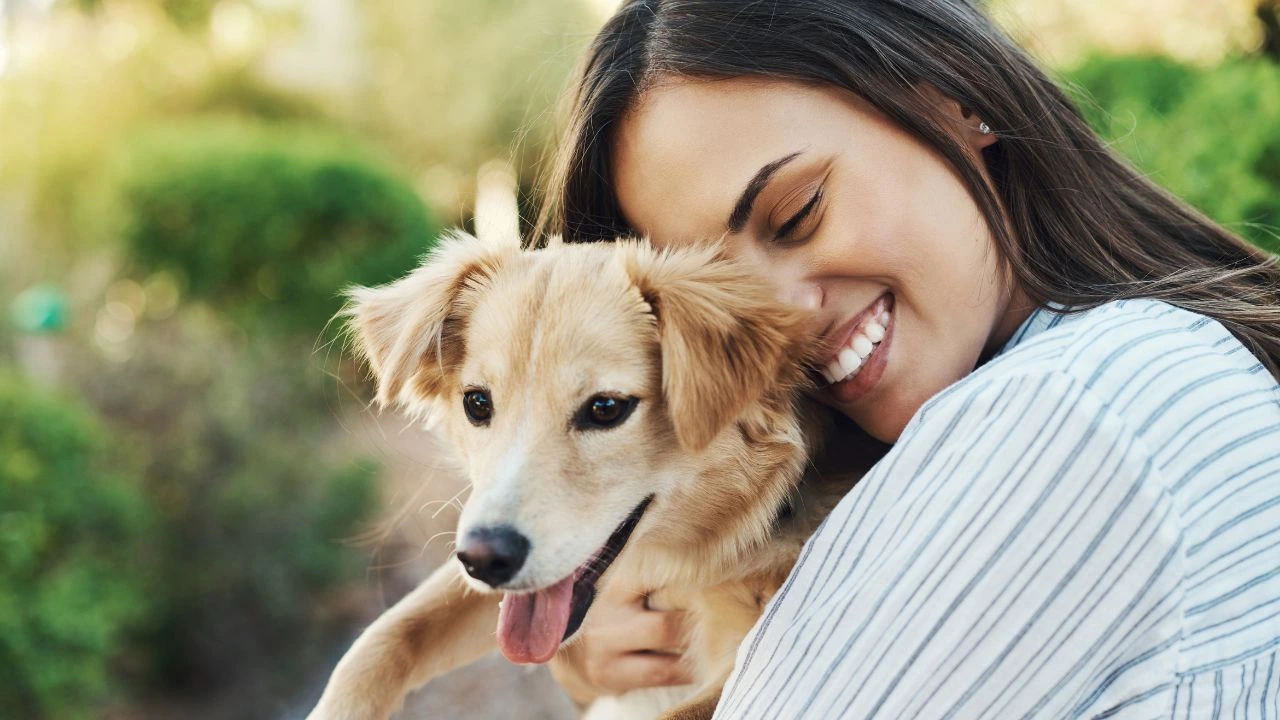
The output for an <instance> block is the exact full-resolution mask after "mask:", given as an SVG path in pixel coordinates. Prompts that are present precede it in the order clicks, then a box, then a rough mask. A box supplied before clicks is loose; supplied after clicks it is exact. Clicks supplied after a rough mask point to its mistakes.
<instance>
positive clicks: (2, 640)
mask: <svg viewBox="0 0 1280 720" xmlns="http://www.w3.org/2000/svg"><path fill="white" fill-rule="evenodd" d="M118 447H119V442H118V439H117V438H114V437H111V436H109V435H108V433H107V431H106V429H105V428H104V427H103V425H102V423H101V422H99V420H98V419H97V418H96V417H94V416H93V414H92V413H91V411H90V410H89V409H87V408H86V407H84V406H83V405H82V404H81V403H80V402H78V401H71V400H68V399H63V398H59V397H54V396H52V395H49V394H46V393H43V392H40V391H37V390H34V389H32V388H31V387H30V386H29V383H28V382H27V381H26V380H25V379H23V378H20V377H16V376H14V375H12V374H8V373H0V508H3V509H4V510H3V512H0V665H2V666H3V667H4V668H5V670H4V672H3V673H0V707H2V708H4V709H5V714H6V716H8V717H23V718H58V719H59V720H62V719H67V718H82V717H89V716H90V715H91V714H92V710H93V709H94V708H95V707H97V706H98V705H99V704H100V703H101V702H102V701H103V700H104V699H105V698H106V697H108V696H109V695H110V691H109V679H110V676H111V669H110V668H111V663H112V662H113V661H115V660H117V659H118V656H119V655H120V653H121V652H122V650H123V649H124V647H125V640H126V634H127V632H128V631H129V630H130V629H131V628H132V627H136V626H137V625H138V623H139V622H140V621H141V620H142V619H143V618H145V617H146V616H147V614H148V612H149V611H150V608H151V607H152V606H151V600H152V598H151V596H150V595H149V593H148V592H147V583H148V578H146V577H145V576H144V575H143V571H144V569H145V568H146V567H148V562H147V558H148V557H149V555H150V552H151V550H152V548H150V547H148V545H147V544H145V542H146V540H148V539H149V533H150V530H151V528H152V527H153V526H154V521H155V518H154V517H153V515H152V514H151V508H150V506H149V505H148V504H147V503H146V502H145V500H144V497H143V495H142V493H141V492H140V489H139V487H138V486H137V484H136V478H135V477H134V476H133V475H132V474H131V473H130V472H129V467H130V463H129V461H128V460H127V459H126V458H123V457H121V456H120V454H119V452H118V450H117V448H118Z"/></svg>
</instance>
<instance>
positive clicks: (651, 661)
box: [594, 653, 693, 692]
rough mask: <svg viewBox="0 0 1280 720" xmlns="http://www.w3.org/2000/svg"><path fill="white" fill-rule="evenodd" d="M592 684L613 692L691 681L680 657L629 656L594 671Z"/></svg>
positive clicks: (657, 654)
mask: <svg viewBox="0 0 1280 720" xmlns="http://www.w3.org/2000/svg"><path fill="white" fill-rule="evenodd" d="M594 674H595V678H594V680H595V683H596V684H597V685H599V686H601V687H604V688H608V689H609V690H612V691H614V692H625V691H627V690H634V689H637V688H648V687H661V686H665V685H687V684H689V683H691V682H693V677H692V676H691V675H690V674H689V670H688V668H686V667H685V666H684V664H683V663H682V662H680V656H679V655H668V654H665V653H628V654H626V655H622V656H619V657H617V658H616V659H615V660H614V661H613V662H611V663H609V664H607V665H605V666H602V667H599V668H596V672H595V673H594Z"/></svg>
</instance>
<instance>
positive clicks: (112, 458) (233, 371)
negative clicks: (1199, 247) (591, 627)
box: [0, 0, 1280, 718]
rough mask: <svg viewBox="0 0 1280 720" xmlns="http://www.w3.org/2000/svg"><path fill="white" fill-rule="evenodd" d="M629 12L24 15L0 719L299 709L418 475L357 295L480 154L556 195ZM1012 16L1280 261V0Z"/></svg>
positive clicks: (1111, 113) (415, 237)
mask: <svg viewBox="0 0 1280 720" xmlns="http://www.w3.org/2000/svg"><path fill="white" fill-rule="evenodd" d="M1171 4H1172V5H1171ZM611 5H612V3H611V2H610V0H540V2H538V3H525V2H517V1H516V0H473V1H471V2H466V3H461V2H449V1H447V0H385V1H384V2H381V3H378V4H376V6H374V5H367V6H366V5H361V4H358V3H355V2H345V1H343V0H273V1H272V2H266V1H265V0H264V1H262V2H253V3H250V2H241V1H239V0H163V1H161V2H147V1H144V0H132V1H130V0H115V1H108V0H77V1H73V2H52V3H50V2H16V1H14V0H11V1H10V2H9V3H7V4H6V5H5V8H6V10H5V11H3V12H0V127H4V128H5V132H4V133H3V134H0V308H3V309H4V311H5V312H4V316H3V317H0V666H3V667H5V668H6V672H5V673H3V674H0V709H2V710H3V712H0V714H3V715H5V716H6V717H7V716H9V715H14V716H18V717H29V718H78V717H210V718H215V717H216V718H224V717H225V718H258V717H275V716H291V715H296V714H297V713H298V711H299V709H300V708H301V707H303V706H305V702H306V699H307V698H308V697H310V696H311V695H312V694H313V693H314V692H315V689H316V687H317V684H318V682H320V680H321V679H322V678H323V675H324V673H325V671H326V670H327V669H328V667H329V665H330V663H331V662H332V661H333V658H334V654H335V653H336V652H337V651H338V649H340V647H341V646H342V644H343V643H344V642H346V641H347V640H348V639H349V638H350V635H351V633H352V631H353V629H354V628H355V627H357V626H358V625H359V623H360V622H362V621H363V620H364V619H366V618H367V617H368V616H369V614H371V613H372V612H376V610H377V608H378V607H380V606H381V605H380V602H379V601H378V599H377V598H376V597H374V595H373V593H372V592H371V587H370V586H371V583H370V581H369V579H368V573H369V572H370V571H371V563H370V559H369V558H370V549H369V548H368V547H367V546H365V545H360V544H358V543H355V542H353V540H354V539H355V538H357V537H358V536H361V535H362V534H364V533H366V532H367V531H368V530H370V528H373V527H375V526H376V525H377V523H378V521H379V520H380V519H381V518H383V517H384V516H385V514H386V512H387V510H385V509H384V507H386V506H393V505H395V504H396V503H395V502H394V501H391V500H389V499H388V496H389V493H388V492H387V491H386V486H387V482H388V479H387V478H388V477H389V468H390V467H391V466H393V465H396V464H397V463H398V464H400V465H403V460H402V459H401V458H399V457H397V456H396V455H395V454H394V453H390V452H378V451H377V450H376V449H375V450H374V452H372V453H371V452H370V449H369V447H368V445H367V444H365V443H362V442H360V441H359V440H357V439H356V438H355V434H356V433H355V432H354V430H353V428H358V427H359V426H360V425H361V423H364V422H366V420H367V415H366V414H365V413H364V402H365V399H366V398H367V392H366V390H367V389H364V388H362V386H361V384H360V381H359V372H358V370H357V369H356V368H353V367H352V366H351V364H350V362H349V361H348V360H346V359H344V358H343V353H342V348H341V346H340V344H337V343H335V337H336V335H335V332H334V330H333V329H332V328H330V327H328V325H327V322H328V320H329V318H330V317H331V316H332V314H333V312H334V311H335V310H336V309H337V307H338V303H339V295H338V294H339V292H340V290H341V289H342V288H343V287H345V286H346V285H348V284H351V283H364V284H371V283H379V282H384V281H387V280H390V279H392V278H395V277H397V276H399V275H400V274H402V273H403V272H405V271H406V270H407V269H408V268H410V267H411V266H412V265H413V263H414V262H415V260H416V258H417V257H418V256H420V255H421V254H422V253H423V252H425V251H426V250H427V249H428V247H429V246H430V244H431V242H432V241H433V239H434V238H435V237H436V235H437V234H438V233H439V231H440V230H441V228H442V227H444V226H446V225H450V224H453V223H457V222H460V221H461V220H462V217H463V209H464V208H465V207H466V206H467V205H468V203H469V187H470V182H471V178H472V177H473V176H474V171H475V169H476V168H477V167H478V166H479V165H480V164H481V163H482V162H483V161H485V160H488V159H491V158H494V157H502V158H509V159H510V160H511V161H512V162H513V163H514V165H515V166H516V168H517V171H518V174H519V175H520V177H521V179H522V182H523V184H524V186H525V187H529V186H530V185H531V183H532V180H533V178H534V177H536V175H537V173H538V171H539V169H540V167H541V162H542V159H543V157H544V154H545V152H544V151H545V150H546V149H547V148H549V146H550V142H549V141H550V139H551V138H552V137H553V130H554V127H555V120H554V118H555V113H554V106H555V98H556V95H557V90H558V88H559V87H561V86H562V85H563V84H564V83H565V82H566V78H568V76H569V73H570V70H571V68H572V66H573V63H574V61H575V60H576V58H577V56H578V54H579V53H580V51H581V49H582V47H583V46H584V45H585V43H586V42H587V41H588V40H589V38H590V33H591V32H592V31H593V30H594V28H595V27H596V26H597V25H598V24H599V23H600V22H601V21H602V19H603V18H604V16H605V13H607V12H608V10H609V9H610V6H611ZM990 5H991V8H992V12H994V13H995V14H996V15H997V17H999V18H1001V20H1002V22H1005V23H1006V25H1007V26H1008V27H1009V28H1010V30H1011V32H1013V33H1014V34H1015V35H1017V36H1018V37H1019V38H1020V39H1021V40H1022V41H1024V42H1026V43H1027V44H1029V45H1030V46H1032V47H1033V48H1035V49H1036V51H1037V52H1039V53H1041V55H1042V56H1043V57H1044V59H1045V61H1046V62H1047V63H1048V64H1050V65H1051V66H1052V67H1053V68H1054V71H1055V72H1056V73H1058V75H1059V77H1060V78H1061V79H1062V81H1063V82H1064V83H1065V84H1068V85H1069V86H1071V88H1072V91H1073V92H1074V93H1076V94H1077V96H1078V97H1079V98H1080V99H1081V102H1082V105H1083V106H1084V108H1085V111H1086V113H1087V114H1088V116H1089V117H1090V119H1091V120H1092V121H1093V122H1094V124H1095V125H1096V126H1097V127H1098V128H1099V129H1100V131H1101V132H1102V133H1103V134H1104V135H1105V136H1107V137H1108V138H1110V139H1111V140H1112V141H1113V142H1114V144H1115V147H1116V148H1117V149H1118V150H1119V151H1120V152H1122V153H1124V154H1125V155H1127V156H1128V157H1130V158H1131V159H1132V160H1133V161H1134V162H1135V163H1136V164H1137V165H1138V166H1139V167H1141V168H1143V169H1144V170H1145V171H1146V172H1148V173H1150V174H1151V175H1152V176H1154V177H1155V178H1156V179H1157V180H1158V181H1159V182H1161V183H1163V184H1164V185H1166V186H1167V187H1169V188H1170V189H1171V190H1173V191H1174V192H1176V193H1178V194H1180V195H1182V196H1183V197H1185V198H1187V199H1188V200H1189V201H1191V202H1192V203H1194V204H1196V205H1197V206H1198V207H1200V208H1201V209H1203V210H1204V211H1205V212H1207V213H1208V214H1209V215H1211V216H1213V217H1215V218H1217V219H1218V220H1220V221H1222V222H1224V223H1227V224H1228V225H1229V226H1231V227H1232V228H1234V229H1235V230H1237V231H1238V232H1240V233H1241V234H1242V235H1244V236H1246V237H1248V238H1250V239H1251V240H1253V241H1254V242H1257V243H1259V244H1261V245H1263V246H1264V247H1267V248H1269V249H1271V250H1273V251H1280V241H1278V240H1277V235H1276V228H1277V227H1280V67H1278V66H1277V62H1276V55H1277V41H1276V37H1275V28H1276V27H1277V23H1276V13H1277V5H1276V3H1275V2H1274V0H1263V1H1261V2H1260V1H1259V0H1195V1H1194V2H1192V1H1191V0H1162V1H1161V2H1154V0H1153V1H1151V2H1143V0H1106V2H1093V0H1089V2H1074V3H1073V2H1068V1H1067V0H1061V1H1059V0H993V1H992V2H991V3H990ZM1184 5H1185V7H1183V6H1184ZM1173 6H1176V7H1173ZM1090 8H1092V9H1090ZM1205 8H1209V9H1210V10H1209V11H1206V9H1205ZM1206 12H1208V15H1205V13H1206ZM1161 18H1163V20H1162V19H1161ZM1187 18H1191V19H1192V21H1190V22H1189V21H1187ZM1268 28H1271V29H1270V31H1269V30H1268ZM409 469H410V471H412V470H413V468H412V467H411V468H409ZM392 509H393V508H392Z"/></svg>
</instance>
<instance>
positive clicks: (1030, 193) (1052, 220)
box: [537, 0, 1280, 379]
mask: <svg viewBox="0 0 1280 720" xmlns="http://www.w3.org/2000/svg"><path fill="white" fill-rule="evenodd" d="M671 76H682V77H701V78H712V79H714V78H728V77H740V76H756V77H766V78H772V79H779V80H787V81H795V82H802V83H818V84H823V85H829V86H836V87H839V88H843V89H845V90H848V91H850V92H853V93H855V94H856V95H858V96H860V97H862V98H863V99H865V100H867V101H868V102H870V103H871V104H872V105H873V106H874V107H876V108H877V109H878V110H879V111H880V112H882V113H884V114H885V115H886V116H887V117H889V118H890V119H892V120H893V121H894V122H896V123H898V124H899V125H900V126H902V127H903V128H904V129H906V130H907V131H908V132H910V133H913V134H914V135H915V136H916V137H918V138H920V139H921V140H923V141H924V142H926V143H928V144H929V145H931V146H933V147H934V148H936V149H937V151H938V152H939V153H941V154H942V156H943V157H945V158H946V159H947V161H948V162H950V163H951V164H952V165H953V166H954V167H955V168H956V171H957V172H958V173H959V175H960V177H961V178H962V180H963V181H964V182H965V184H966V185H967V186H968V189H969V192H970V194H971V195H972V196H973V198H974V200H975V202H976V203H977V205H978V207H979V209H980V210H981V211H982V213H983V214H984V216H985V217H986V220H987V224H988V226H989V227H990V230H991V232H992V235H993V236H994V238H995V242H996V245H997V247H998V248H999V251H1000V253H1001V256H1002V258H1003V259H1004V261H1005V263H1006V264H1007V266H1008V269H1009V271H1010V272H1011V273H1012V276H1013V278H1014V279H1015V281H1016V282H1018V283H1019V284H1020V286H1021V287H1022V288H1023V290H1024V291H1025V292H1026V293H1027V294H1028V295H1029V296H1030V297H1031V298H1032V299H1033V300H1035V301H1037V302H1039V303H1047V302H1056V303H1061V304H1062V305H1065V306H1067V307H1069V308H1072V309H1080V310H1083V309H1088V308H1091V307H1095V306H1097V305H1099V304H1101V303H1105V302H1109V301H1112V300H1116V299H1121V298H1134V297H1146V298H1155V299H1159V300H1164V301H1167V302H1170V303H1172V304H1174V305H1178V306H1181V307H1183V308H1186V309H1188V310H1191V311H1193V312H1197V313H1200V314H1203V315H1206V316H1209V317H1212V318H1214V319H1216V320H1218V321H1220V322H1221V323H1222V324H1223V325H1224V326H1226V328H1227V329H1229V330H1230V331H1231V332H1232V333H1234V334H1235V336H1236V337H1237V338H1239V339H1240V341H1241V342H1243V343H1244V344H1245V346H1246V347H1248V348H1249V349H1250V350H1251V351H1252V352H1253V354H1254V355H1256V356H1257V357H1258V358H1259V360H1261V361H1262V363H1263V364H1264V365H1266V367H1267V368H1268V369H1269V370H1270V371H1271V373H1272V375H1274V376H1276V377H1277V378H1278V379H1280V267H1278V266H1277V262H1276V258H1275V257H1273V256H1271V255H1269V254H1267V253H1265V252H1263V251H1262V250H1261V249H1259V248H1257V247H1255V246H1253V245H1250V244H1249V243H1247V242H1245V241H1244V240H1242V239H1241V238H1239V237H1238V236H1236V235H1234V234H1233V233H1231V232H1229V231H1228V230H1226V229H1224V228H1223V227H1221V226H1220V225H1218V224H1216V223H1214V222H1213V221H1212V220H1210V219H1208V218H1207V217H1205V216H1204V215H1203V214H1201V213H1200V212H1198V211H1196V210H1195V209H1193V208H1192V207H1191V206H1190V205H1188V204H1187V203H1185V202H1183V201H1181V200H1179V199H1177V198H1175V197H1174V196H1172V195H1171V194H1169V193H1168V192H1167V191H1165V190H1163V189H1162V188H1160V187H1158V186H1156V185H1155V184H1154V183H1152V182H1151V181H1149V180H1148V179H1147V178H1145V177H1144V176H1143V175H1142V174H1141V173H1139V172H1138V171H1136V170H1135V169H1134V168H1133V167H1132V166H1130V165H1129V164H1128V163H1127V162H1126V161H1125V160H1123V159H1122V158H1120V157H1119V156H1118V155H1117V154H1116V153H1114V152H1113V151H1112V150H1110V149H1109V148H1108V147H1107V145H1106V144H1105V143H1104V142H1103V141H1102V140H1101V139H1100V138H1099V137H1098V136H1097V135H1096V134H1095V133H1094V132H1093V130H1092V129H1091V128H1090V127H1089V125H1088V123H1087V122H1086V121H1085V120H1084V118H1083V117H1082V116H1081V114H1080V112H1079V111H1078V110H1077V109H1076V107H1075V106H1074V104H1073V103H1072V102H1071V100H1070V99H1069V98H1068V97H1067V95H1066V94H1065V93H1064V92H1063V91H1062V90H1061V89H1060V88H1059V87H1058V86H1057V85H1055V84H1054V82H1053V81H1052V80H1051V79H1050V78H1049V77H1048V76H1047V75H1046V74H1045V73H1044V72H1043V71H1041V70H1040V69H1039V68H1038V67H1037V66H1036V65H1035V63H1034V62H1033V61H1032V60H1031V59H1030V57H1029V56H1028V55H1027V54H1026V53H1025V52H1024V51H1023V50H1022V49H1021V48H1019V47H1018V46H1017V45H1016V44H1015V43H1013V42H1012V41H1011V40H1010V39H1009V38H1008V37H1007V36H1006V35H1005V34H1004V33H1003V32H1002V31H1001V30H1000V29H998V28H997V27H996V26H995V25H994V23H992V22H991V21H990V20H989V19H988V18H987V17H986V16H985V15H984V14H983V12H982V11H981V10H980V9H978V8H977V7H976V6H975V5H974V4H973V3H971V2H970V1H968V0H627V1H626V2H624V4H623V5H622V7H621V8H620V9H619V10H618V12H617V13H616V14H615V15H614V16H613V17H612V18H611V19H610V20H609V21H608V22H607V23H606V24H605V26H604V28H603V29H602V30H601V31H600V33H599V34H598V35H597V36H596V38H595V41H594V42H593V43H592V45H591V48H590V50H589V52H588V54H587V57H586V59H585V62H584V65H583V69H582V72H581V75H580V77H579V79H578V83H577V86H576V88H575V91H574V93H573V94H572V96H571V98H570V101H571V103H572V106H571V113H570V118H569V128H568V133H567V136H566V138H565V141H564V142H563V144H562V145H561V146H560V148H559V150H558V156H557V158H556V161H555V163H554V165H553V168H552V170H551V173H550V176H549V178H548V182H547V187H546V198H545V201H546V204H545V206H544V209H543V212H542V215H541V216H540V217H539V220H538V226H537V234H538V235H539V236H542V235H545V234H548V233H558V234H562V235H563V236H564V237H565V238H566V239H567V240H570V241H592V240H606V239H611V238H614V237H616V236H619V235H625V234H627V233H628V232H629V228H628V227H627V226H626V222H625V220H624V218H623V216H622V213H621V211H620V210H619V207H618V202H617V200H616V198H615V197H614V194H613V187H612V168H611V166H610V164H611V155H612V153H611V147H610V146H611V143H612V135H613V129H614V128H615V127H616V126H617V124H618V121H619V120H620V119H621V117H622V116H623V115H624V114H625V113H626V112H627V111H628V109H629V108H630V107H632V106H633V104H634V103H635V102H636V99H637V98H638V97H639V95H640V94H641V93H643V92H644V91H645V89H646V88H647V87H648V86H649V85H650V84H651V83H652V82H654V81H655V79H660V78H663V77H671ZM927 86H932V87H933V88H936V89H937V90H938V91H940V92H942V94H944V95H946V96H947V97H949V98H951V99H952V100H955V101H957V102H958V103H960V104H961V105H962V106H963V107H965V108H967V109H968V110H969V111H971V112H973V113H975V114H976V115H977V116H978V117H980V118H982V119H983V120H984V121H985V122H986V123H987V124H988V125H989V126H990V127H991V128H993V129H994V131H995V132H996V133H997V135H998V136H999V142H997V143H995V144H993V145H992V146H990V147H989V148H987V149H986V150H985V151H983V154H982V160H981V162H983V163H985V165H986V170H987V172H988V174H989V175H990V178H991V182H990V183H989V182H987V181H986V180H985V178H984V176H983V173H982V172H981V171H980V169H979V167H978V165H977V162H978V161H977V160H976V159H975V158H974V157H973V155H972V154H971V151H969V150H967V149H966V148H965V147H964V146H962V145H961V143H960V141H959V140H958V139H957V138H956V137H955V135H954V133H953V131H952V130H951V129H949V128H948V127H947V125H946V124H945V122H944V120H943V119H942V118H940V117H939V116H938V112H937V110H936V104H935V103H934V101H933V100H932V99H931V98H930V96H929V95H928V94H927V93H925V92H923V91H922V90H921V88H924V87H927Z"/></svg>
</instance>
